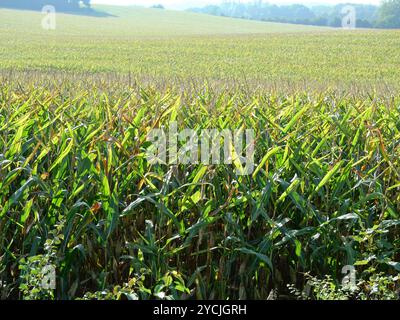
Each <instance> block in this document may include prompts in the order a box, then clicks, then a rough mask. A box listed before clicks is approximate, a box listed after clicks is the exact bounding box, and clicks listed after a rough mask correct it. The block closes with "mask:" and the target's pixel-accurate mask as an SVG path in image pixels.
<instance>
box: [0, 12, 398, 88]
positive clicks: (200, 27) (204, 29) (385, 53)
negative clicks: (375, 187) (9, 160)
mask: <svg viewBox="0 0 400 320" xmlns="http://www.w3.org/2000/svg"><path fill="white" fill-rule="evenodd" d="M99 10H102V11H107V12H108V13H110V14H111V15H112V16H109V17H87V16H74V15H66V14H60V15H58V19H57V30H56V31H44V30H42V29H41V19H42V17H43V15H41V14H40V13H34V12H18V11H12V10H0V21H1V24H0V69H39V70H63V71H75V72H76V71H79V72H84V71H89V72H117V73H119V72H121V73H128V72H131V73H133V74H134V75H137V76H139V77H140V76H145V77H164V78H165V77H167V78H172V77H179V78H185V79H186V78H195V79H199V78H202V79H203V78H207V79H218V80H221V79H235V80H237V79H244V78H245V79H246V80H247V81H251V82H258V83H265V82H285V81H291V82H295V81H297V82H318V83H319V84H320V85H321V84H322V85H324V84H327V85H328V84H336V83H341V84H343V83H345V84H348V83H353V84H354V83H355V84H371V83H373V84H376V83H379V84H392V85H396V83H397V82H398V79H399V78H400V50H399V49H398V48H400V32H399V31H371V30H357V31H354V32H349V31H343V30H334V29H329V28H317V27H308V26H298V25H288V24H277V23H263V22H255V21H246V20H240V19H230V18H221V17H212V16H207V15H198V14H193V13H187V12H173V11H164V10H157V9H143V8H136V7H133V8H130V9H126V8H116V7H104V6H101V7H99ZM22 17H24V18H22ZM27 17H28V18H27Z"/></svg>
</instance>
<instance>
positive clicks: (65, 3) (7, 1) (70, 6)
mask: <svg viewBox="0 0 400 320" xmlns="http://www.w3.org/2000/svg"><path fill="white" fill-rule="evenodd" d="M46 5H52V6H54V7H55V8H56V10H57V11H67V12H68V11H80V10H82V9H84V8H90V0H0V7H2V8H12V9H24V10H41V9H42V8H43V7H44V6H46Z"/></svg>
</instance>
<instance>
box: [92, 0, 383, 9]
mask: <svg viewBox="0 0 400 320" xmlns="http://www.w3.org/2000/svg"><path fill="white" fill-rule="evenodd" d="M252 1H254V0H249V1H246V0H242V1H241V2H252ZM221 2H222V0H92V3H101V4H114V5H141V6H151V5H153V4H159V3H160V4H163V5H164V6H165V7H166V8H168V9H185V8H189V7H195V6H199V7H201V6H205V5H207V4H219V3H221ZM265 2H268V3H274V4H288V3H303V4H336V3H346V2H347V3H349V2H351V3H372V4H379V3H380V2H381V0H298V1H296V0H269V1H265Z"/></svg>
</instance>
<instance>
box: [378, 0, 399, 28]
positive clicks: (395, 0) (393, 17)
mask: <svg viewBox="0 0 400 320" xmlns="http://www.w3.org/2000/svg"><path fill="white" fill-rule="evenodd" d="M376 26H377V27H379V28H400V0H384V1H383V3H382V5H381V7H380V8H379V12H378V19H377V21H376Z"/></svg>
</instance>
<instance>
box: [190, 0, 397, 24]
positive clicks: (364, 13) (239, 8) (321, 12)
mask: <svg viewBox="0 0 400 320" xmlns="http://www.w3.org/2000/svg"><path fill="white" fill-rule="evenodd" d="M347 5H351V6H352V7H354V9H355V12H356V25H357V27H360V28H400V0H384V1H383V2H382V4H381V5H380V6H375V5H367V4H348V3H346V4H338V5H334V6H330V5H315V6H305V5H302V4H292V5H275V4H270V3H264V2H263V1H260V0H259V1H254V2H252V3H243V2H237V1H225V2H223V3H222V4H221V5H208V6H205V7H202V8H192V9H189V10H190V11H194V12H198V13H206V14H211V15H217V16H226V17H233V18H243V19H252V20H261V21H272V22H285V23H296V24H305V25H316V26H329V27H341V26H342V19H343V17H344V14H343V13H342V10H343V8H344V7H345V6H347Z"/></svg>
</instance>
